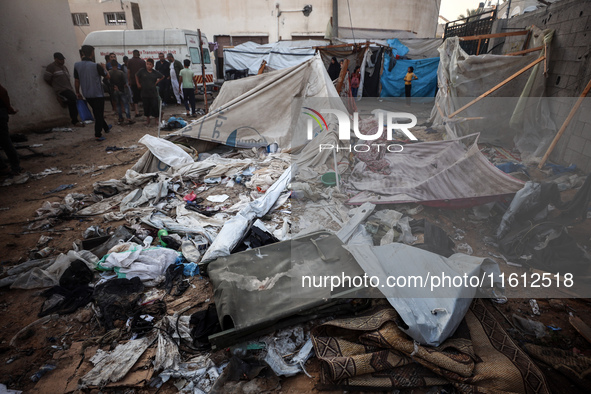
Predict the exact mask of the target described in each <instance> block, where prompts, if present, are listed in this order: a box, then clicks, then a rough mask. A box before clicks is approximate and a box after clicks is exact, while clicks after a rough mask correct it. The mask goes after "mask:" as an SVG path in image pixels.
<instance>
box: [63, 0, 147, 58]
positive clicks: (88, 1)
mask: <svg viewBox="0 0 591 394" xmlns="http://www.w3.org/2000/svg"><path fill="white" fill-rule="evenodd" d="M69 3H70V12H71V13H72V14H74V13H79V12H83V13H86V14H88V22H89V25H88V26H74V31H75V32H76V42H77V43H78V46H79V47H80V46H82V43H83V42H84V38H86V36H87V35H88V33H90V32H93V31H97V30H126V29H128V30H133V19H132V15H131V5H130V4H129V3H130V2H129V1H119V0H118V1H106V2H104V3H101V2H99V1H97V0H69ZM136 3H137V1H136ZM105 12H125V20H126V22H127V23H126V24H125V25H107V24H106V23H105V16H104V13H105ZM70 24H71V25H72V24H73V22H72V20H71V18H70Z"/></svg>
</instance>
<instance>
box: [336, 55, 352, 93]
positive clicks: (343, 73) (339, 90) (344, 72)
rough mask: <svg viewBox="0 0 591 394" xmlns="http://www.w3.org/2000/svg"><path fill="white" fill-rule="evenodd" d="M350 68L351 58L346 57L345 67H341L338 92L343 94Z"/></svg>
mask: <svg viewBox="0 0 591 394" xmlns="http://www.w3.org/2000/svg"><path fill="white" fill-rule="evenodd" d="M348 70H349V59H345V61H344V62H343V67H342V68H341V73H340V74H339V79H338V80H337V86H336V87H337V93H338V94H341V89H342V88H343V82H344V80H345V77H346V75H347V71H348Z"/></svg>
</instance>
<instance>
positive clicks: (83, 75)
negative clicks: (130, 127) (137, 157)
mask: <svg viewBox="0 0 591 394" xmlns="http://www.w3.org/2000/svg"><path fill="white" fill-rule="evenodd" d="M132 53H133V56H132V58H131V59H129V58H128V57H127V56H124V57H123V64H119V62H118V61H117V55H116V54H114V53H110V54H109V55H106V56H105V63H100V64H97V63H95V53H94V47H92V46H91V45H83V46H82V48H81V49H80V56H81V60H80V61H79V62H76V64H75V65H74V88H73V87H72V84H71V82H70V72H69V70H68V68H67V67H66V65H65V57H64V55H63V54H61V53H60V52H56V53H54V56H53V57H54V62H53V63H51V64H50V65H48V66H47V67H46V71H45V74H44V79H45V81H46V82H47V83H48V84H49V85H51V87H52V88H53V89H54V91H55V93H56V95H57V98H58V101H59V102H60V104H62V105H64V106H67V107H68V110H69V114H70V119H71V122H72V124H73V125H74V126H77V127H84V123H83V122H80V121H79V119H78V116H79V114H78V107H77V100H80V99H85V100H86V102H87V103H88V105H89V106H90V108H91V109H92V114H93V116H94V120H95V122H94V136H95V139H96V140H97V141H104V140H105V137H104V136H103V132H104V133H109V131H110V130H111V128H112V125H109V124H108V123H107V122H106V121H105V118H104V112H105V107H104V105H105V101H104V98H105V94H104V93H105V91H106V92H108V93H109V96H110V99H111V104H112V106H113V110H114V111H116V112H117V113H118V115H119V124H133V123H135V122H134V121H133V120H132V118H131V109H133V111H134V113H135V117H136V118H137V117H139V116H141V114H140V113H139V110H138V103H139V102H140V101H141V102H142V103H143V111H144V113H143V115H144V116H145V117H146V125H148V126H149V125H150V123H151V118H158V116H159V111H160V103H159V100H158V98H159V95H160V98H166V97H167V96H168V95H169V94H170V92H171V91H172V92H173V93H174V96H175V98H176V101H177V104H181V100H182V101H184V102H185V107H186V109H187V115H189V111H190V110H191V113H190V114H191V115H192V116H195V75H194V73H193V71H192V70H191V69H190V68H189V67H190V65H191V61H190V60H188V59H185V61H184V68H183V66H182V65H181V62H180V61H178V60H175V58H174V56H173V55H172V53H169V54H168V55H167V56H166V59H165V57H164V54H163V53H160V54H159V56H158V57H159V60H158V61H157V62H156V63H155V62H154V60H153V59H146V60H143V59H142V58H141V57H140V52H139V51H138V50H137V49H136V50H134V51H133V52H132ZM189 105H190V108H189ZM124 114H125V117H126V119H124V118H123V115H124Z"/></svg>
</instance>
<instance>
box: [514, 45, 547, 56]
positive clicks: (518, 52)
mask: <svg viewBox="0 0 591 394" xmlns="http://www.w3.org/2000/svg"><path fill="white" fill-rule="evenodd" d="M542 49H544V47H543V46H539V47H535V48H529V49H524V50H522V51H517V52H511V53H508V54H506V55H505V56H518V55H525V54H526V53H530V52H536V51H540V50H542Z"/></svg>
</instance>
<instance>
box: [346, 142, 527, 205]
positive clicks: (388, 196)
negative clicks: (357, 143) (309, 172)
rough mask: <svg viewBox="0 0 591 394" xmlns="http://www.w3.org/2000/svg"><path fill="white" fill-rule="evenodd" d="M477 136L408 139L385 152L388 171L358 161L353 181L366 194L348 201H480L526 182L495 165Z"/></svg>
mask: <svg viewBox="0 0 591 394" xmlns="http://www.w3.org/2000/svg"><path fill="white" fill-rule="evenodd" d="M477 137H478V136H477V135H471V136H467V137H463V138H461V139H458V140H451V141H436V142H421V143H416V144H409V145H406V146H405V147H404V150H403V151H402V152H397V153H386V154H385V155H384V159H385V160H387V161H388V162H389V170H390V171H391V173H390V174H389V175H383V174H378V173H375V172H372V171H369V170H368V169H367V165H366V163H364V162H359V163H357V165H355V167H354V168H353V171H352V173H351V176H350V178H349V180H350V182H351V184H352V185H353V187H355V189H357V190H359V191H362V192H363V193H360V194H358V195H357V196H355V197H353V198H351V199H350V200H349V203H351V204H362V203H364V202H367V201H369V202H372V203H374V204H385V203H404V202H421V203H426V202H432V203H433V202H439V203H441V204H442V205H449V204H453V203H458V204H459V203H463V204H464V205H470V204H471V205H479V204H482V203H485V202H490V201H492V200H494V199H495V198H497V197H498V196H508V195H511V194H514V193H516V192H517V191H518V190H520V189H521V188H522V187H523V182H522V181H519V180H517V179H515V178H513V177H511V176H509V175H507V174H505V173H504V172H502V171H501V170H499V169H498V168H496V167H494V166H493V165H491V164H490V162H489V161H488V159H487V158H486V157H485V156H484V155H483V154H482V153H481V152H480V150H479V149H478V145H477ZM483 198H491V200H489V201H482V199H483Z"/></svg>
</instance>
